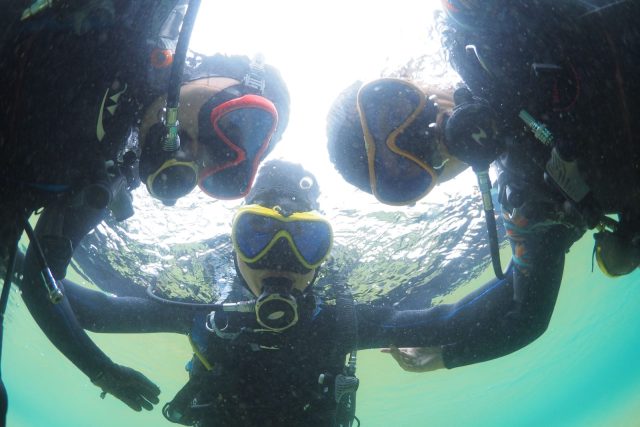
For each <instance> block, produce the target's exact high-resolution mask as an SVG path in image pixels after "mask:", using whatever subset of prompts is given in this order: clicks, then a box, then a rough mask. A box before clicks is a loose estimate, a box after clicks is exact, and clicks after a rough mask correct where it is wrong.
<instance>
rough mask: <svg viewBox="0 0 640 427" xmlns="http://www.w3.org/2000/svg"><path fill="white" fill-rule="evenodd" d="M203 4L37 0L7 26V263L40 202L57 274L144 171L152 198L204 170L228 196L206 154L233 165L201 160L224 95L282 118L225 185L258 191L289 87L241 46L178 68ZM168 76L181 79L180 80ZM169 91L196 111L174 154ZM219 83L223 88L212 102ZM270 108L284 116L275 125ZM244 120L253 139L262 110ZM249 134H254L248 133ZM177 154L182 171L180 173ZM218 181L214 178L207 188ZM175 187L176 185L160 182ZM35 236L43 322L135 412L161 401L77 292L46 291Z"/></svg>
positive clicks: (33, 290) (30, 296) (32, 256)
mask: <svg viewBox="0 0 640 427" xmlns="http://www.w3.org/2000/svg"><path fill="white" fill-rule="evenodd" d="M197 4H199V2H197V1H193V0H191V1H189V0H163V1H156V0H153V1H129V0H90V1H81V2H76V1H56V2H41V1H38V2H34V3H33V4H32V6H31V7H29V8H27V9H25V10H24V13H23V15H22V18H23V19H22V20H20V21H19V22H14V23H13V25H12V28H11V30H10V31H7V32H6V33H4V34H5V39H4V40H5V42H4V44H3V52H4V54H3V56H2V58H3V60H2V63H0V69H2V70H3V73H4V74H3V75H4V76H5V78H4V79H3V87H2V89H1V91H2V94H3V96H2V97H0V111H2V112H3V114H0V197H2V200H3V201H2V204H0V219H1V221H0V260H1V261H2V268H4V267H5V265H6V264H7V262H6V258H8V256H7V255H8V254H9V253H10V252H11V251H12V249H14V248H15V247H16V244H17V239H18V238H19V235H20V234H21V233H22V230H23V229H24V226H23V225H24V221H25V219H26V218H28V217H29V216H30V215H31V214H32V213H33V212H34V211H35V210H37V209H41V208H44V210H43V211H42V212H41V213H40V215H39V217H38V223H37V226H36V229H35V234H36V235H37V236H39V239H38V240H39V241H40V244H41V246H42V249H43V251H44V254H45V255H46V261H47V262H48V264H49V267H50V269H51V272H52V276H53V277H52V279H53V278H55V279H57V280H60V279H62V278H64V276H65V273H66V269H67V266H68V265H69V263H70V260H71V256H72V254H73V251H74V250H75V248H77V247H78V245H79V244H80V241H81V240H82V238H83V237H84V236H85V235H86V234H87V233H89V232H90V231H91V230H92V229H93V228H94V227H95V226H96V225H97V224H99V223H100V222H101V221H102V220H103V219H104V218H105V217H106V216H107V215H109V214H110V213H111V215H112V216H113V217H114V219H115V220H117V221H121V220H124V219H126V218H128V217H130V216H131V215H133V209H132V206H131V195H130V191H131V190H132V189H134V188H135V187H137V186H138V185H139V184H140V181H141V180H143V181H144V182H145V184H146V185H147V188H148V189H149V191H150V193H151V194H152V196H154V197H156V198H159V199H161V200H162V201H163V202H165V203H167V204H170V203H172V202H175V199H177V198H179V197H181V196H182V195H184V194H186V193H188V192H190V191H191V189H193V187H195V186H196V184H199V185H200V182H197V180H196V179H195V178H193V175H196V174H198V173H200V175H202V176H204V175H205V173H207V177H208V178H209V179H210V181H207V182H205V183H204V184H203V185H201V188H202V189H203V191H207V194H209V195H211V196H212V197H217V195H216V194H215V190H216V189H221V188H222V187H223V185H224V183H223V182H222V180H219V179H218V180H217V181H216V180H215V178H216V176H215V174H214V173H208V172H207V170H206V169H205V168H203V167H202V165H203V163H204V162H205V161H206V162H207V165H208V167H209V168H210V169H215V168H216V167H219V166H224V165H222V164H220V163H219V162H217V160H218V159H213V160H212V159H210V158H208V157H207V158H205V157H206V154H202V155H201V156H200V157H198V156H196V155H195V154H193V153H194V152H198V150H197V147H198V145H199V144H202V143H210V144H214V143H215V142H219V141H220V140H221V139H222V138H221V137H220V135H218V134H216V133H215V131H214V130H213V129H212V128H213V124H212V123H211V122H212V120H213V119H212V118H210V115H209V114H208V113H211V111H212V110H213V109H214V108H217V111H218V113H219V114H218V116H216V118H217V119H218V120H219V121H220V122H224V121H225V120H226V119H227V117H228V114H227V112H228V111H229V108H228V107H227V108H225V105H226V104H225V101H233V100H235V99H239V98H241V100H240V101H239V102H237V104H238V105H235V107H234V108H235V109H234V112H236V116H234V117H240V116H242V118H245V115H246V114H245V113H246V111H248V110H249V111H250V112H255V109H253V108H250V107H253V106H254V104H255V105H258V107H261V108H263V110H259V111H264V112H265V114H266V113H270V114H271V116H269V117H268V118H270V119H272V120H267V119H265V120H262V121H261V122H263V123H266V124H267V125H269V126H270V127H269V128H267V129H266V130H264V133H262V131H263V129H259V130H258V131H257V132H254V134H255V135H256V138H261V139H260V140H259V141H258V142H259V143H260V144H261V145H259V146H258V148H260V149H255V150H254V151H255V153H253V152H252V153H253V155H247V156H246V162H247V163H251V167H246V168H245V165H244V163H243V162H240V163H239V167H238V168H237V169H236V171H237V173H235V172H234V171H233V168H227V169H225V170H226V171H227V172H229V171H230V170H231V175H232V176H233V177H236V178H238V179H237V181H234V180H232V179H230V180H229V181H230V183H229V188H226V187H224V190H225V196H226V198H234V197H235V198H238V197H241V195H242V194H236V192H240V191H248V188H250V185H251V183H252V179H253V176H252V173H255V169H256V168H257V166H258V164H259V161H260V160H262V159H261V158H260V157H259V155H266V154H267V153H268V152H269V150H270V149H272V148H273V145H274V144H275V142H276V141H277V140H278V139H279V138H280V135H281V133H282V131H283V130H284V128H285V127H286V124H287V120H288V92H287V89H286V85H285V84H284V82H283V81H282V80H281V78H280V76H279V73H278V72H277V70H275V69H274V68H273V67H271V66H269V65H266V64H262V63H260V64H258V65H259V67H257V69H259V70H258V71H259V72H258V71H256V72H255V73H253V68H252V66H253V65H252V64H250V63H251V61H250V60H249V58H246V57H244V56H223V55H215V56H211V57H202V56H199V55H196V57H195V58H191V59H194V61H193V63H191V62H189V63H188V64H186V65H187V66H186V70H185V73H184V75H183V74H182V72H180V73H174V72H173V71H174V70H173V68H172V64H180V66H176V67H175V68H176V69H179V70H180V71H182V70H183V68H185V67H183V66H184V65H185V64H184V61H179V60H178V57H179V56H180V53H184V54H185V56H186V49H187V43H183V46H184V48H183V49H182V52H180V51H177V50H176V49H177V45H178V42H179V40H181V38H182V35H180V36H179V34H180V31H183V32H184V30H185V28H189V29H190V28H192V26H193V21H194V20H195V13H196V12H197ZM188 5H189V7H187V6H188ZM193 5H196V6H195V7H193V8H192V6H193ZM189 11H191V13H189ZM185 16H186V18H185ZM187 18H189V22H190V25H187ZM183 20H184V25H183ZM182 39H184V38H182ZM186 39H188V36H187V37H186ZM186 39H185V40H186ZM187 41H188V40H187ZM176 76H177V77H176ZM247 76H251V77H254V76H255V77H256V80H255V83H256V85H257V86H259V87H258V88H257V89H256V90H254V89H255V88H254V87H253V86H251V87H250V84H249V83H247V84H244V83H243V81H244V79H245V77H247ZM170 80H171V82H174V80H175V84H173V85H170ZM203 80H204V81H205V82H204V83H203ZM250 83H251V82H250ZM169 87H171V88H173V89H175V91H174V92H176V93H175V97H174V98H175V101H176V103H177V101H178V98H179V99H180V101H181V103H182V104H183V108H181V109H180V114H184V115H185V116H182V115H181V116H180V117H181V118H182V117H188V118H189V119H191V120H187V119H185V120H184V123H183V124H182V126H180V128H179V129H178V131H179V137H180V138H181V142H182V143H181V145H180V147H179V149H178V150H177V151H176V150H174V151H167V150H165V146H164V145H163V143H164V142H165V139H163V138H162V136H164V135H163V130H165V129H166V128H165V126H164V125H165V124H166V125H167V126H168V123H169V121H170V120H169V118H168V117H167V116H168V113H166V110H163V107H165V106H167V108H169V107H171V104H170V102H169V101H170V100H169V98H170V96H168V95H167V93H168V92H171V90H168V88H169ZM181 91H182V92H181ZM223 92H224V93H223ZM217 93H223V95H224V96H220V97H219V99H218V98H216V99H214V97H215V95H216V94H217ZM263 94H264V96H262V95H263ZM169 95H170V94H169ZM165 96H166V97H167V98H168V99H167V101H166V102H165ZM194 99H198V101H194ZM276 109H277V111H276ZM194 116H195V118H194ZM200 116H202V117H206V120H200ZM273 116H277V117H278V118H279V120H278V122H277V125H276V122H275V120H273ZM252 117H254V116H252ZM231 120H233V117H232V118H231ZM201 122H204V123H201ZM246 123H247V125H244V127H242V126H241V127H240V132H238V133H237V135H238V137H237V138H240V139H243V137H245V136H246V135H242V133H243V132H242V131H244V130H246V129H245V128H246V127H247V126H248V125H250V124H251V120H247V121H246ZM207 124H208V127H207ZM158 129H160V130H159V131H158ZM172 129H176V128H172ZM153 132H155V133H153ZM167 132H168V131H167ZM150 135H158V136H160V137H158V138H156V137H153V136H150ZM243 141H244V142H246V143H247V144H251V143H253V140H252V139H250V138H245V139H243ZM225 143H226V144H223V147H218V146H214V147H212V151H213V152H215V153H216V155H218V156H224V154H225V153H226V152H227V151H225V150H230V149H232V148H235V149H236V150H237V152H242V149H246V147H242V146H241V147H239V148H238V147H236V146H235V144H238V140H234V139H233V138H227V139H225ZM251 148H252V149H253V148H254V147H251ZM205 151H206V150H200V152H203V153H204V152H205ZM256 153H258V154H256ZM176 158H178V159H179V162H176V161H175V160H176ZM138 163H140V164H141V167H140V173H138ZM175 163H177V169H179V170H178V172H175V170H176V169H175V168H174V169H172V167H173V166H174V164H175ZM236 163H237V162H236ZM143 164H145V165H146V166H145V168H143V167H142V165H143ZM143 169H144V172H143ZM185 171H186V173H184V172H185ZM181 172H183V173H184V174H182V175H181ZM189 174H190V175H189ZM186 177H189V178H190V179H186ZM156 178H157V179H156ZM165 178H166V179H165ZM212 181H215V184H214V185H209V183H210V182H212ZM238 182H241V183H242V188H231V187H234V186H235V187H240V184H238ZM158 183H159V184H158ZM165 183H166V184H167V186H165V187H163V185H165ZM174 184H175V185H174ZM167 189H168V190H169V191H168V193H167V194H163V193H161V192H160V191H161V190H167ZM176 191H177V192H176ZM221 191H222V190H221ZM33 246H34V245H33V244H32V245H31V246H30V248H29V250H28V252H27V255H26V258H25V260H24V263H23V265H22V268H23V271H22V273H23V278H22V281H21V287H22V297H23V299H24V301H25V303H26V306H27V308H28V309H29V311H30V312H31V314H32V315H33V317H34V318H35V320H36V321H37V323H38V325H39V326H40V327H41V328H42V330H43V331H44V332H45V333H46V334H47V336H48V338H50V339H51V341H52V342H53V343H54V345H56V347H58V349H60V351H61V352H63V353H64V354H65V356H66V357H68V358H69V359H70V360H71V361H72V362H73V363H74V364H75V365H76V366H77V367H78V368H79V369H80V370H82V372H84V373H85V374H86V375H87V376H88V377H89V378H90V379H91V380H92V381H93V382H94V383H95V384H96V385H98V386H100V387H102V388H103V390H105V391H107V392H110V393H112V394H114V395H116V396H117V397H118V398H120V399H122V400H124V401H125V402H126V403H127V404H129V405H130V406H131V407H132V408H134V409H137V410H140V408H141V407H144V408H146V409H151V407H152V405H151V404H150V403H149V401H148V400H149V399H150V401H151V402H153V401H157V398H156V396H157V394H158V393H159V390H157V387H155V386H154V385H153V384H151V383H150V382H149V381H148V380H147V379H146V378H144V377H143V376H142V375H141V374H139V373H137V372H135V371H132V370H129V369H128V368H125V367H121V366H119V365H116V364H115V363H113V362H112V361H111V360H110V359H109V358H108V357H107V356H106V355H105V354H104V353H103V352H102V351H101V350H100V349H99V348H98V347H97V346H96V345H95V344H94V343H93V342H92V341H91V340H90V339H89V337H88V336H87V335H86V333H85V332H84V330H83V329H82V327H81V326H80V325H79V324H78V322H77V320H76V319H75V316H74V314H73V312H72V310H71V308H70V307H69V304H68V301H66V299H64V298H63V299H62V300H61V301H60V302H59V303H58V304H52V303H51V302H50V301H49V299H48V298H47V293H46V292H45V290H44V289H43V287H42V278H41V271H42V268H41V265H40V261H41V259H40V258H41V257H39V256H37V251H36V250H34V247H33ZM6 289H7V291H8V287H7V288H6ZM63 290H64V289H63ZM4 294H5V293H3V295H4ZM6 294H7V295H8V292H7V293H6ZM5 301H6V300H5Z"/></svg>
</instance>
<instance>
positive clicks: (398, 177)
mask: <svg viewBox="0 0 640 427" xmlns="http://www.w3.org/2000/svg"><path fill="white" fill-rule="evenodd" d="M426 105H427V102H426V99H425V97H424V94H423V93H422V91H420V89H418V88H417V87H415V86H414V85H412V84H411V83H409V82H406V81H403V80H395V79H381V80H376V81H374V82H371V83H369V84H367V85H364V86H363V87H362V88H361V89H360V91H359V92H358V111H359V113H360V121H361V124H362V128H363V131H364V138H365V145H366V149H367V156H368V161H369V174H370V179H371V187H372V190H373V193H374V195H375V196H376V197H377V198H378V199H379V200H380V201H382V202H383V203H389V204H396V205H397V204H408V203H412V202H414V201H416V200H418V199H420V198H421V197H424V196H425V195H426V194H427V193H428V192H429V191H430V190H431V188H432V187H433V185H434V183H435V177H436V174H435V172H434V171H433V169H432V167H431V166H430V165H428V164H427V163H425V161H424V160H423V159H421V158H419V157H418V156H417V155H416V154H418V152H414V150H411V149H410V146H411V144H402V145H403V147H402V148H401V147H400V146H399V145H398V139H399V138H400V137H401V135H402V133H403V132H404V131H405V129H407V128H408V127H409V126H410V125H412V124H414V122H415V121H416V120H417V119H418V118H420V117H421V113H422V112H423V111H424V109H425V106H426ZM425 143H428V142H427V141H425ZM416 151H417V150H416Z"/></svg>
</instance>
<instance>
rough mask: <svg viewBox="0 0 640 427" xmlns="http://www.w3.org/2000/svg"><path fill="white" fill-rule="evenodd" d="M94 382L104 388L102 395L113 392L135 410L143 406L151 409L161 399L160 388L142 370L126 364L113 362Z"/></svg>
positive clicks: (139, 409)
mask: <svg viewBox="0 0 640 427" xmlns="http://www.w3.org/2000/svg"><path fill="white" fill-rule="evenodd" d="M91 382H92V383H94V384H95V385H97V386H98V387H100V388H101V389H102V397H103V398H104V395H105V394H106V393H109V394H112V395H114V396H115V397H117V398H118V399H120V400H122V401H123V402H124V403H126V404H127V405H128V406H129V407H130V408H131V409H133V410H134V411H141V410H142V408H144V409H146V410H148V411H150V410H151V409H153V405H154V404H157V403H158V402H159V401H160V399H158V395H159V394H160V389H159V388H158V386H157V385H155V384H154V383H152V382H151V381H149V379H147V377H145V376H144V375H142V374H141V373H140V372H138V371H135V370H133V369H131V368H127V367H126V366H120V365H117V364H115V363H114V364H112V365H111V366H110V367H109V368H107V369H105V370H104V371H102V372H100V373H99V374H98V375H97V376H96V377H95V378H94V379H92V380H91Z"/></svg>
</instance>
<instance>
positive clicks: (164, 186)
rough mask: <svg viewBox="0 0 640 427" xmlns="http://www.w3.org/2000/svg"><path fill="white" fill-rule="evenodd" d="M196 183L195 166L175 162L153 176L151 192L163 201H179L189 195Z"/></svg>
mask: <svg viewBox="0 0 640 427" xmlns="http://www.w3.org/2000/svg"><path fill="white" fill-rule="evenodd" d="M167 163H170V162H167ZM196 183H197V174H196V171H195V169H194V167H193V165H190V164H181V163H178V162H173V163H172V164H170V165H167V166H165V167H164V168H163V169H161V170H160V171H158V173H156V174H154V175H153V177H152V179H151V180H150V192H151V194H152V195H154V196H155V197H157V198H158V199H161V200H177V199H179V198H181V197H183V196H186V195H187V194H189V193H190V192H191V190H193V187H195V186H196Z"/></svg>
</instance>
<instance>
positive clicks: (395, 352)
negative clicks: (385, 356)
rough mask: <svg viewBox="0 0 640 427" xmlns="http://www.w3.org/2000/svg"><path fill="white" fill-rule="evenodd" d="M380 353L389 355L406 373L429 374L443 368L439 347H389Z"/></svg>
mask: <svg viewBox="0 0 640 427" xmlns="http://www.w3.org/2000/svg"><path fill="white" fill-rule="evenodd" d="M380 351H382V352H383V353H389V354H391V356H393V358H394V359H396V362H398V365H400V367H401V368H402V369H404V370H405V371H408V372H429V371H435V370H437V369H442V368H444V367H445V366H444V362H443V360H442V348H441V347H407V348H398V347H395V346H393V345H392V346H390V347H389V348H383V349H381V350H380Z"/></svg>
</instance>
